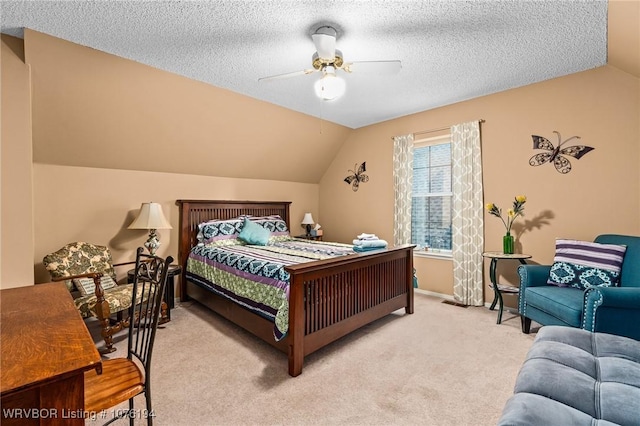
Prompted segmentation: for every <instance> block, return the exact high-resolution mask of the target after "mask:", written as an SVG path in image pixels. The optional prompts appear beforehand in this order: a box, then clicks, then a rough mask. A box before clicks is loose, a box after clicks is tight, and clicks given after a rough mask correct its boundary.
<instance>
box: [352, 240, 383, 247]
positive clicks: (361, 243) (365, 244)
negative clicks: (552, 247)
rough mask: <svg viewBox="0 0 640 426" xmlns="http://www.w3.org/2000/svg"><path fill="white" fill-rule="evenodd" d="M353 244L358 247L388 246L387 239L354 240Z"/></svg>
mask: <svg viewBox="0 0 640 426" xmlns="http://www.w3.org/2000/svg"><path fill="white" fill-rule="evenodd" d="M353 245H354V246H358V247H373V248H386V247H387V245H388V244H387V242H386V241H385V240H378V239H376V240H353Z"/></svg>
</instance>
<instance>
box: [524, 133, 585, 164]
mask: <svg viewBox="0 0 640 426" xmlns="http://www.w3.org/2000/svg"><path fill="white" fill-rule="evenodd" d="M553 133H555V134H556V135H558V146H556V147H554V146H553V144H552V143H551V142H550V141H549V139H547V138H545V137H542V136H537V135H531V137H532V138H533V149H544V150H546V151H549V152H543V153H540V154H536V155H534V156H533V157H531V158H530V159H529V165H531V166H540V165H542V164H545V163H552V164H553V165H554V167H555V168H556V170H557V171H558V173H562V174H567V173H569V172H570V171H571V162H570V161H569V160H568V159H567V158H566V157H565V155H568V156H571V157H573V158H575V159H576V160H579V159H580V158H582V156H583V155H585V154H587V153H588V152H590V151H593V150H594V149H595V148H592V147H590V146H586V145H574V146H568V147H566V148H562V146H563V145H564V144H566V143H567V142H569V141H570V140H572V139H580V136H571V137H570V138H569V139H567V140H566V141H564V142H562V137H561V136H560V133H559V132H556V131H555V130H554V131H553Z"/></svg>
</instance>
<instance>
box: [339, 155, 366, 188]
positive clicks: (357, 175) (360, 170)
mask: <svg viewBox="0 0 640 426" xmlns="http://www.w3.org/2000/svg"><path fill="white" fill-rule="evenodd" d="M366 164H367V162H366V161H363V162H362V164H360V167H358V163H356V165H355V166H353V170H351V169H349V171H350V172H351V173H353V174H351V175H349V176H347V177H346V178H344V181H345V182H347V183H348V184H350V185H351V189H353V190H354V191H357V190H358V187H359V186H360V183H365V182H369V176H367V175H365V174H364V172H365V171H367V166H366Z"/></svg>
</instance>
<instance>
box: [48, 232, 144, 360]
mask: <svg viewBox="0 0 640 426" xmlns="http://www.w3.org/2000/svg"><path fill="white" fill-rule="evenodd" d="M43 263H44V266H45V268H46V269H47V271H49V274H50V275H51V278H52V280H53V281H63V280H64V281H65V283H66V285H67V288H68V289H69V291H70V292H71V295H72V296H73V298H74V304H75V306H76V308H77V309H78V311H79V312H80V315H81V316H82V318H84V319H86V318H90V317H97V318H98V321H99V322H100V327H101V329H102V330H101V335H102V337H103V338H104V342H105V345H106V348H105V352H107V353H108V352H113V351H115V350H116V349H115V348H114V347H113V335H114V334H115V333H117V332H119V331H120V330H122V329H123V328H126V327H128V326H129V318H128V317H127V318H123V315H122V313H123V312H126V311H127V310H128V309H129V307H130V306H131V302H132V299H133V298H132V295H133V294H132V293H133V284H123V285H118V284H117V281H116V274H115V269H114V266H122V265H128V264H134V263H135V262H125V263H119V264H116V265H114V264H113V262H112V257H111V252H110V251H109V249H108V248H107V247H105V246H100V245H93V244H88V243H84V242H74V243H70V244H67V245H66V246H64V247H62V248H61V249H60V250H58V251H56V252H54V253H51V254H48V255H46V256H45V257H44V259H43ZM145 298H146V297H145V295H143V294H142V293H141V294H139V295H137V298H136V300H139V302H138V303H140V302H141V301H143V300H145ZM115 313H117V314H118V319H117V321H112V320H111V315H112V314H115Z"/></svg>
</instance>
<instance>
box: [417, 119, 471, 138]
mask: <svg viewBox="0 0 640 426" xmlns="http://www.w3.org/2000/svg"><path fill="white" fill-rule="evenodd" d="M478 123H484V119H482V118H481V119H480V120H478ZM447 129H451V126H447V127H440V128H438V129H429V130H422V131H420V132H414V133H413V136H416V135H425V134H427V133H435V132H441V131H443V130H447Z"/></svg>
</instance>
